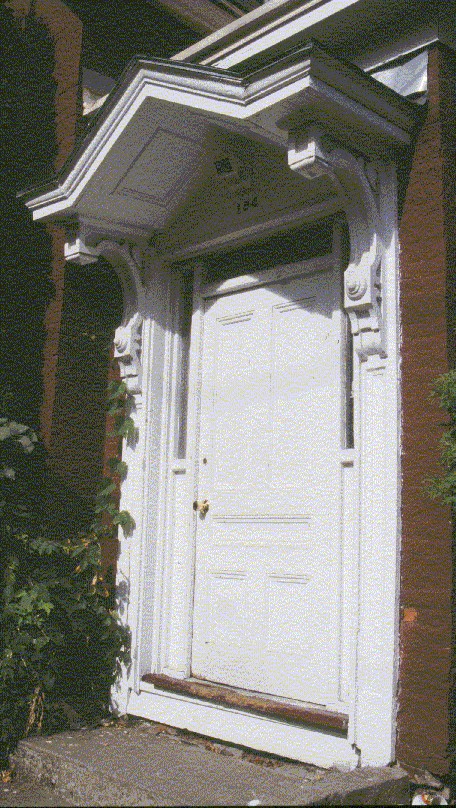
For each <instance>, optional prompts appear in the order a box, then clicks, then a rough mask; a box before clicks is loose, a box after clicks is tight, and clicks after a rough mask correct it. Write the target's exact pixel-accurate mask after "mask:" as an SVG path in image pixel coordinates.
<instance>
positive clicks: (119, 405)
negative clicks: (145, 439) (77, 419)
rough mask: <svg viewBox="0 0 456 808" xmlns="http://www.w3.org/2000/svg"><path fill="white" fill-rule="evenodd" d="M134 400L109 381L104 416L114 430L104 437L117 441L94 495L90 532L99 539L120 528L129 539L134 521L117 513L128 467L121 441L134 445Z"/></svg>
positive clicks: (120, 384)
mask: <svg viewBox="0 0 456 808" xmlns="http://www.w3.org/2000/svg"><path fill="white" fill-rule="evenodd" d="M133 406H134V397H133V395H132V394H131V393H130V392H129V391H128V388H127V386H126V384H125V382H122V381H116V380H114V381H112V382H110V384H109V386H108V415H110V416H111V417H112V418H113V419H114V427H113V429H112V430H111V431H110V432H109V433H108V434H109V435H110V436H111V437H114V438H118V444H117V454H116V456H115V457H113V458H111V459H110V460H109V461H108V465H109V471H110V473H109V474H107V475H106V476H105V478H104V480H103V482H102V485H101V487H100V489H99V491H98V493H97V495H96V502H95V522H94V524H93V529H94V530H95V531H96V532H97V533H99V534H100V535H101V536H102V535H104V534H105V532H106V530H108V531H109V530H110V531H112V530H115V529H117V526H118V525H120V526H121V527H122V530H123V532H124V534H125V535H129V534H130V533H131V532H132V530H133V529H134V527H135V523H134V519H133V517H132V516H131V514H130V513H129V512H128V511H126V510H122V511H121V510H119V505H118V503H119V486H120V483H121V482H122V480H124V479H125V477H126V475H127V472H128V466H127V464H126V463H125V461H124V460H122V439H125V441H126V442H127V443H129V444H134V443H135V442H136V438H137V430H136V427H135V423H134V421H133V418H132V417H131V411H132V409H133Z"/></svg>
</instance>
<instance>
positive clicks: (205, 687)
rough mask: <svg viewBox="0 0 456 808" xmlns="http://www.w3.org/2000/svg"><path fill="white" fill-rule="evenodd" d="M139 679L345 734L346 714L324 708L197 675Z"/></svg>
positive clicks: (261, 713) (175, 691)
mask: <svg viewBox="0 0 456 808" xmlns="http://www.w3.org/2000/svg"><path fill="white" fill-rule="evenodd" d="M142 681H143V682H149V683H150V684H153V685H154V686H155V687H156V688H157V689H159V690H168V691H171V692H173V693H183V694H184V695H186V696H193V697H194V698H198V699H202V700H203V701H210V702H212V703H215V704H221V705H223V706H224V707H236V708H237V709H239V710H246V711H247V712H252V713H258V714H260V715H266V716H269V717H270V718H279V719H282V720H283V721H289V722H290V723H292V724H303V725H307V726H313V727H318V728H319V729H324V730H330V731H332V732H337V733H340V734H343V735H346V734H347V730H348V715H346V714H345V713H334V712H331V710H325V709H324V708H315V707H306V706H302V707H301V706H299V705H296V704H290V703H287V702H285V701H276V700H275V699H272V698H268V697H267V696H260V695H256V694H251V695H250V694H246V693H245V691H244V692H241V691H239V690H237V689H236V688H232V687H228V686H226V685H215V684H211V683H208V682H203V681H198V680H197V679H174V678H172V677H171V676H165V675H164V674H162V673H146V674H145V675H144V676H143V677H142Z"/></svg>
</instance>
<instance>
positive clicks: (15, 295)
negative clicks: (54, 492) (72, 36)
mask: <svg viewBox="0 0 456 808" xmlns="http://www.w3.org/2000/svg"><path fill="white" fill-rule="evenodd" d="M0 30H1V32H2V49H3V54H4V64H3V65H2V80H1V85H0V88H1V89H0V92H1V99H0V101H1V105H2V111H3V120H2V136H1V137H2V143H1V154H2V158H3V165H2V171H1V173H0V209H1V227H2V231H3V232H2V238H1V239H0V272H1V280H2V298H3V304H2V318H1V333H0V339H1V344H2V346H3V358H2V386H3V388H4V390H5V389H6V391H8V393H9V395H7V396H6V399H7V401H6V404H5V406H6V407H9V408H10V410H11V412H7V413H6V414H7V415H8V414H10V415H11V416H12V417H19V415H20V417H21V418H22V420H23V421H25V422H26V423H29V424H30V425H31V426H33V427H34V428H35V429H36V428H38V427H39V414H40V407H41V402H42V395H43V388H42V354H43V346H44V340H45V325H44V323H45V312H46V308H47V306H48V304H49V302H50V300H51V298H52V295H53V292H54V287H53V284H52V282H51V279H50V273H51V262H52V245H51V239H50V237H49V235H48V234H47V232H46V229H45V228H44V227H43V226H42V225H37V224H34V223H33V222H32V221H31V218H30V214H29V213H28V211H27V210H26V208H25V206H24V204H23V202H22V201H19V200H17V199H16V193H17V192H18V191H19V190H22V189H23V188H25V187H27V186H29V185H31V184H33V183H34V182H36V181H37V179H38V177H39V176H40V175H41V174H42V173H43V168H44V169H47V170H49V171H52V166H53V163H54V160H55V157H56V153H57V145H56V139H55V123H54V96H55V90H56V85H55V82H54V80H53V78H52V71H53V68H54V46H53V43H52V41H51V40H50V38H49V36H48V33H47V30H46V28H45V26H44V25H43V24H42V23H40V22H39V21H38V20H36V19H35V18H34V17H33V16H31V15H30V16H28V17H26V18H24V19H21V20H17V19H15V18H14V17H13V14H12V12H11V10H10V9H8V8H5V6H4V5H2V6H1V8H0ZM8 402H9V403H8Z"/></svg>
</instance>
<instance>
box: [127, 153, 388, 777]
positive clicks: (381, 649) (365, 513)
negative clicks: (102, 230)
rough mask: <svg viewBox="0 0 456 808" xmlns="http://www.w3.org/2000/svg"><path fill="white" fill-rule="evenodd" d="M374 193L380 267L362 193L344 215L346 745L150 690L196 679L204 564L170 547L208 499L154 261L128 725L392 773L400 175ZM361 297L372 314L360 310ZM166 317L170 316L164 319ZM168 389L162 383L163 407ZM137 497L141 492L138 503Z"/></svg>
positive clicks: (132, 563)
mask: <svg viewBox="0 0 456 808" xmlns="http://www.w3.org/2000/svg"><path fill="white" fill-rule="evenodd" d="M341 165H342V168H340V166H336V169H337V170H340V174H341V175H342V173H343V171H344V170H346V163H344V158H342V159H341ZM350 171H351V175H353V173H356V170H354V169H353V166H352V165H350ZM365 176H366V175H365V174H364V173H363V174H362V176H361V178H360V180H359V183H358V189H359V190H358V197H359V196H362V195H364V196H365V197H368V200H369V201H370V196H372V193H371V192H370V191H368V190H367V189H366V181H365V179H364V178H365ZM377 183H378V188H379V190H378V192H377V195H376V197H375V200H374V201H375V205H376V209H375V215H376V216H378V217H380V218H381V224H382V231H381V233H382V249H381V254H380V261H378V260H377V257H378V252H379V249H378V246H376V243H375V240H374V246H373V247H372V249H371V248H369V249H370V252H369V251H368V254H367V255H366V247H365V246H364V247H363V248H362V249H361V247H360V245H361V246H363V245H364V244H365V243H366V242H367V241H369V243H371V244H372V232H371V230H369V226H370V224H371V222H372V218H373V216H372V215H371V214H369V216H368V220H367V227H366V224H365V223H364V222H363V221H362V217H361V221H360V220H359V198H358V199H357V196H356V194H355V193H352V194H351V196H350V197H349V198H348V200H349V201H351V207H350V205H349V204H348V201H347V205H346V206H345V213H346V216H347V220H348V225H349V230H350V237H351V242H352V243H351V257H350V261H349V267H348V270H346V273H345V278H346V286H345V304H344V305H345V308H346V310H347V311H348V314H349V316H350V320H351V327H352V333H353V339H354V382H353V387H354V399H355V430H354V431H355V436H356V449H355V450H354V451H353V450H347V451H344V452H341V466H340V468H341V476H342V488H343V492H344V502H343V504H341V515H342V531H343V536H344V547H345V551H344V575H345V579H344V600H343V603H344V609H343V614H342V621H343V633H344V634H345V636H346V637H348V642H347V644H346V646H345V648H346V650H345V651H344V653H343V655H342V665H343V668H344V671H345V673H344V676H343V677H342V681H343V683H344V684H343V687H342V691H343V696H344V698H346V699H347V700H348V709H347V712H348V713H349V716H350V719H349V730H348V735H347V737H346V738H344V737H340V736H338V737H337V736H335V735H331V734H330V733H327V732H324V731H320V730H318V729H307V728H304V727H298V726H294V725H291V724H287V723H285V722H281V721H277V720H276V719H274V720H271V719H267V718H264V717H260V716H258V715H253V714H249V713H246V712H245V711H244V712H243V711H241V710H234V709H227V708H224V707H221V706H218V705H215V704H210V703H208V702H204V701H202V700H200V699H195V698H190V697H187V696H184V695H179V694H174V693H169V692H164V691H160V690H159V689H158V688H156V687H154V686H153V685H151V684H149V683H146V682H141V676H142V674H143V673H146V672H148V671H151V670H155V671H159V670H161V671H162V672H165V673H168V674H169V675H172V676H174V677H179V676H180V677H181V678H184V677H185V676H187V675H188V670H189V667H188V666H189V659H190V631H191V618H190V610H189V606H190V603H191V598H192V583H191V581H190V582H189V576H188V571H189V570H192V567H193V552H194V550H193V544H192V542H190V541H189V540H188V538H187V540H184V541H182V542H181V543H180V544H179V543H177V544H175V543H174V544H173V542H174V538H171V536H172V531H173V529H176V519H177V520H178V521H179V520H180V525H178V527H177V529H178V530H180V531H181V532H182V535H186V536H187V537H188V536H190V535H192V533H191V526H190V525H191V521H192V520H193V514H192V512H191V503H192V501H193V499H194V498H195V495H196V493H197V492H196V486H195V478H194V475H193V470H194V467H195V456H194V448H193V450H191V451H190V452H189V454H188V457H187V460H186V462H185V463H183V462H178V463H176V464H175V465H174V467H173V468H172V469H171V470H170V469H169V440H170V423H171V420H172V418H173V412H172V410H173V404H172V402H173V379H172V367H173V362H175V360H174V359H173V357H174V356H175V350H176V345H175V341H176V338H175V336H174V335H173V333H172V325H171V319H172V308H173V306H172V295H171V293H170V278H171V270H170V269H169V268H168V270H167V269H166V267H163V265H159V264H155V262H154V260H153V259H152V260H150V263H149V268H148V272H149V286H150V289H151V294H150V297H149V298H148V302H146V308H147V306H149V312H148V316H146V317H145V320H144V324H143V355H142V363H143V378H144V369H145V368H148V367H151V368H153V367H155V370H152V376H153V377H154V378H155V382H154V384H152V382H151V381H150V378H149V380H148V381H147V389H146V390H144V389H143V392H142V398H143V401H144V406H143V412H144V413H145V421H144V420H143V422H142V429H143V436H144V437H143V441H145V443H144V442H143V445H142V447H141V446H138V447H136V450H135V451H134V452H133V454H135V455H136V457H135V459H134V465H135V466H136V469H137V474H136V475H135V478H134V479H131V481H130V484H129V481H128V480H127V484H126V486H125V488H124V491H123V492H122V503H124V502H125V501H127V503H128V504H129V506H130V510H132V511H133V512H134V514H135V517H136V514H137V513H138V511H139V512H140V513H141V514H142V517H141V528H140V530H138V531H137V533H136V536H134V537H133V539H131V538H130V539H128V540H126V541H128V542H130V545H129V547H127V544H126V541H124V542H122V552H121V557H120V562H119V576H120V579H121V580H122V579H123V578H125V577H127V578H128V579H129V581H130V587H131V589H130V598H129V606H128V610H127V612H128V613H127V612H126V614H125V619H126V621H127V622H128V624H129V625H130V627H131V628H132V632H133V644H134V647H133V650H134V660H135V664H134V665H133V667H132V670H131V672H130V674H128V673H127V672H126V674H125V676H124V678H123V680H122V682H121V683H120V689H119V703H120V705H121V706H123V708H124V709H128V712H129V713H131V714H135V715H141V716H144V717H146V718H150V719H153V720H159V721H163V722H165V723H170V724H174V725H177V726H182V727H187V728H189V729H193V730H194V731H196V732H200V733H203V734H207V735H212V736H214V737H220V738H224V739H225V740H228V741H232V742H235V743H241V744H244V745H248V746H253V747H255V748H258V749H264V750H266V751H270V752H274V753H276V754H281V755H286V756H289V757H294V758H297V759H301V760H305V761H307V762H311V763H315V764H317V765H323V766H331V765H333V764H336V765H349V766H355V765H358V764H359V762H360V761H361V764H362V765H385V764H387V763H389V762H390V761H391V760H393V759H394V727H395V685H396V677H397V612H398V605H397V604H398V577H397V576H398V573H397V570H398V563H397V562H398V549H399V548H398V540H399V521H398V520H399V516H398V514H399V461H398V456H399V390H398V376H399V371H398V361H397V356H398V352H397V342H398V314H397V312H398V308H397V265H398V259H397V228H396V219H395V210H396V196H395V194H396V190H395V175H394V171H393V170H392V169H391V168H388V167H386V166H381V167H380V168H378V169H377ZM369 194H370V196H369ZM363 202H364V207H363V210H364V211H365V210H366V208H367V207H368V205H367V203H366V202H365V200H364V199H363ZM369 217H370V218H369ZM339 232H340V231H339V229H338V228H337V227H336V229H335V238H334V249H333V259H334V260H335V261H337V262H338V265H339V266H341V246H340V244H339V243H338V242H339ZM375 232H378V230H375ZM228 240H229V239H228ZM202 252H204V247H203V248H202ZM376 262H377V263H376ZM375 263H376V266H375V270H373V269H372V267H373V266H374V264H375ZM195 264H197V261H195ZM379 266H381V276H380V273H379V271H378V269H377V268H378V267H379ZM363 272H364V273H366V272H368V274H370V275H369V276H372V277H373V284H375V280H376V278H377V286H378V287H380V278H381V291H382V297H383V300H382V301H381V305H380V304H378V300H377V301H374V303H373V304H372V305H371V306H370V307H367V306H366V305H365V302H364V300H365V294H366V287H365V286H364V285H363ZM356 273H358V274H357V275H356ZM151 279H152V280H151ZM159 287H160V288H161V290H162V292H161V293H160V294H159V295H158V300H159V301H160V304H158V303H157V289H158V288H159ZM360 289H361V295H360V293H359V290H360ZM152 292H153V294H152ZM196 294H198V292H197V291H196ZM360 296H361V297H362V298H363V305H362V307H360V306H358V305H357V300H359V298H360ZM363 296H364V297H363ZM377 297H378V296H377ZM165 300H167V303H165V302H164V301H165ZM157 305H160V306H161V312H158V313H157V311H156V309H157ZM163 307H164V308H165V309H166V311H167V312H168V313H167V314H164V313H163V311H164V308H163ZM194 318H195V321H194V324H193V333H194V334H198V330H199V328H200V327H201V318H200V315H199V313H198V310H197V309H196V311H195V314H194ZM157 321H159V322H157ZM160 368H161V376H160V381H158V377H159V375H160ZM157 384H158V385H159V386H160V385H161V386H160V395H159V400H158V401H157V389H158V388H157ZM154 385H155V387H154ZM198 385H199V378H198V371H197V370H196V369H195V367H194V368H193V370H192V372H191V379H190V391H189V396H190V400H191V401H196V400H197V395H196V393H197V391H198ZM143 388H144V382H143ZM170 410H171V420H170V418H169V417H168V412H169V411H170ZM196 421H197V413H195V412H193V413H189V430H190V434H191V432H192V431H194V430H196ZM157 429H158V433H159V435H160V439H158V435H157ZM140 432H141V429H140ZM152 432H154V435H152ZM152 443H153V444H154V445H155V446H156V447H157V449H156V451H154V460H153V462H155V463H156V464H157V465H156V467H155V468H154V467H153V462H152V460H151V457H150V450H149V454H148V456H147V457H146V453H147V451H148V450H147V449H146V444H148V445H149V446H151V444H152ZM141 457H142V458H145V460H144V459H143V460H141ZM147 468H149V469H150V470H151V471H149V474H150V475H151V477H154V476H155V482H154V483H153V484H152V483H151V482H150V477H149V478H147V473H146V471H145V470H146V469H147ZM189 471H191V472H192V473H191V475H189ZM157 478H159V482H158V480H157ZM157 483H158V484H157ZM132 488H134V489H135V490H136V494H135V493H133V494H132ZM132 502H133V503H134V504H135V505H136V509H135V508H133V507H132V504H131V503H132ZM157 506H158V507H157ZM152 508H154V515H152V513H151V512H152ZM157 511H158V513H159V518H158V519H157V517H156V513H157ZM160 525H161V527H160ZM170 531H171V532H170ZM170 542H171V543H170ZM170 581H171V583H170ZM345 595H346V596H345ZM355 638H357V644H356V648H355V647H354V639H355ZM347 649H348V650H347ZM127 705H128V706H127Z"/></svg>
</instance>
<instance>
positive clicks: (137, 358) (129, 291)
mask: <svg viewBox="0 0 456 808" xmlns="http://www.w3.org/2000/svg"><path fill="white" fill-rule="evenodd" d="M100 257H103V258H105V259H106V260H107V261H109V263H110V264H111V266H112V268H113V269H114V271H115V272H116V274H117V277H118V278H119V281H120V284H121V286H122V295H123V303H124V312H123V318H122V323H121V325H120V326H119V327H118V328H117V329H116V332H115V336H114V357H115V359H117V360H118V362H119V367H120V374H121V377H122V379H123V381H124V382H125V383H126V385H127V387H128V389H129V391H130V392H131V393H141V392H142V366H141V351H142V324H143V319H144V309H145V288H144V284H143V282H142V278H141V263H142V261H141V250H140V249H139V248H138V247H133V246H132V245H131V244H128V243H122V244H120V243H118V242H115V241H107V240H104V241H100V242H99V243H98V244H97V245H96V246H89V245H87V244H86V243H85V241H84V237H83V236H81V235H77V236H76V238H73V239H72V240H71V241H70V242H67V243H66V244H65V258H66V260H67V261H72V262H73V263H77V264H80V265H85V264H89V263H93V262H95V261H97V260H98V258H100Z"/></svg>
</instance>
